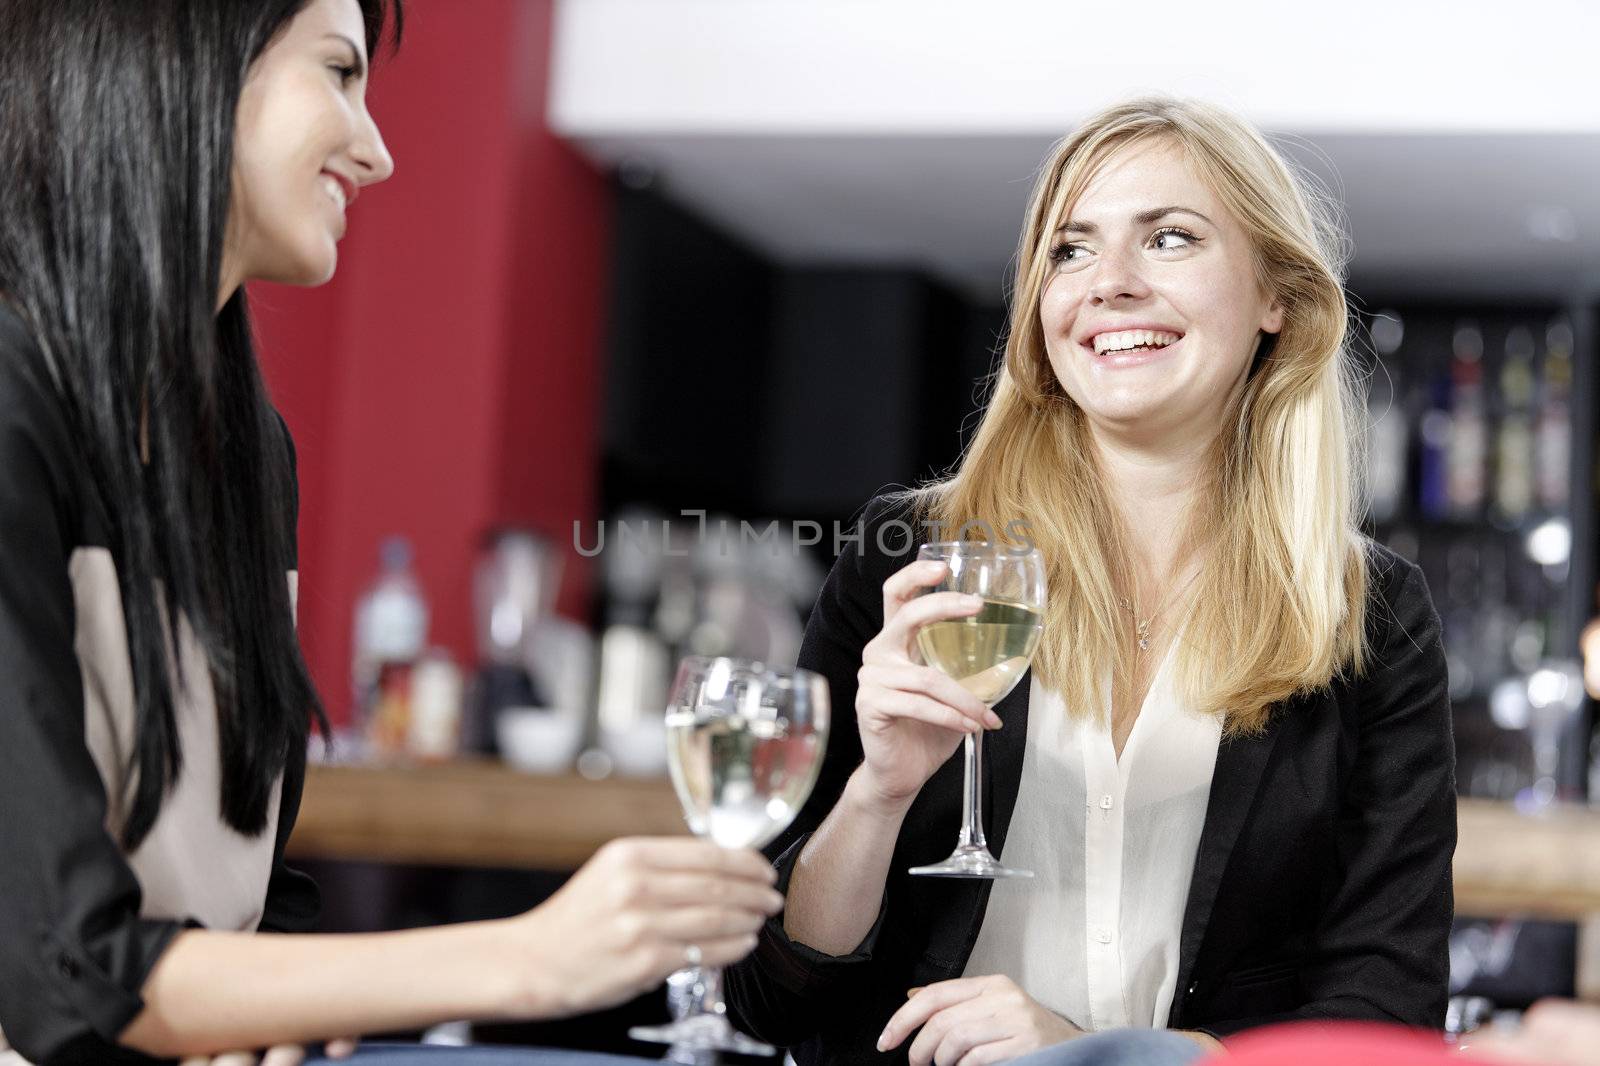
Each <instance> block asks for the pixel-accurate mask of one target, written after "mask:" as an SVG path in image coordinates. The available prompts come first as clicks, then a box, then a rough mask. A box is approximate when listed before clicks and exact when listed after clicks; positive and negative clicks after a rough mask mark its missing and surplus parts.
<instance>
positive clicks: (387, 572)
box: [351, 536, 428, 758]
mask: <svg viewBox="0 0 1600 1066" xmlns="http://www.w3.org/2000/svg"><path fill="white" fill-rule="evenodd" d="M379 560H380V569H379V573H378V577H377V578H376V579H375V580H374V581H373V582H372V584H370V585H369V586H367V590H366V592H364V593H363V594H362V596H361V598H360V600H359V601H357V604H356V617H355V655H354V661H353V663H352V670H351V673H352V680H353V681H354V684H355V705H356V715H357V722H358V725H359V728H360V730H361V734H362V736H363V738H364V740H365V746H366V751H367V753H368V754H369V755H371V756H374V757H377V758H393V757H396V756H399V755H401V754H403V753H404V752H405V751H406V747H407V740H408V736H409V734H410V731H411V674H412V670H413V668H414V667H415V665H416V663H417V660H418V659H419V658H420V657H421V655H422V650H423V648H424V647H426V645H427V640H428V604H427V600H426V599H425V598H424V597H423V595H422V586H421V585H420V584H418V582H417V579H416V576H415V575H414V574H413V573H412V570H411V544H410V542H409V541H407V540H406V539H405V538H404V537H398V536H393V537H388V538H386V539H385V540H384V541H383V544H382V546H381V547H380V548H379Z"/></svg>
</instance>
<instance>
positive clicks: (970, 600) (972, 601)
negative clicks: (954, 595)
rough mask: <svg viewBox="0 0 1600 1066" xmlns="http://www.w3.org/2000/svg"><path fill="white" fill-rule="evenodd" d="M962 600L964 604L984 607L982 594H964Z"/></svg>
mask: <svg viewBox="0 0 1600 1066" xmlns="http://www.w3.org/2000/svg"><path fill="white" fill-rule="evenodd" d="M961 602H962V604H964V605H965V606H967V607H972V608H978V607H982V606H983V597H982V596H973V595H970V594H968V595H963V596H962V597H961Z"/></svg>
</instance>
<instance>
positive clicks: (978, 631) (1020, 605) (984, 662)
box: [911, 541, 1045, 878]
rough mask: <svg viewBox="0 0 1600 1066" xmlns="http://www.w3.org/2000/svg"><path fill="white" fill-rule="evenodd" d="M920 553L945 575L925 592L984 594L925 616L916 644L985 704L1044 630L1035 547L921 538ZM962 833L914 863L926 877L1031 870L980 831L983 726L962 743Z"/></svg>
mask: <svg viewBox="0 0 1600 1066" xmlns="http://www.w3.org/2000/svg"><path fill="white" fill-rule="evenodd" d="M917 558H918V559H919V560H924V559H926V560H932V561H934V562H940V563H943V564H945V567H946V573H945V577H944V580H942V581H940V582H939V583H938V584H937V585H930V586H929V587H928V588H927V589H926V590H925V592H924V594H927V593H933V592H959V593H965V594H969V595H976V596H980V597H982V598H983V608H982V609H981V610H979V612H978V613H977V614H975V615H968V616H965V617H962V618H945V619H940V620H939V621H936V622H929V623H927V624H925V625H924V626H922V628H921V629H919V630H918V631H917V646H918V648H920V649H921V651H922V657H923V659H924V660H925V661H926V662H927V664H928V665H929V666H932V667H934V668H935V669H938V670H940V671H942V672H943V673H945V674H948V675H949V676H950V677H952V678H954V679H955V680H956V681H957V682H958V683H959V684H960V685H961V686H962V687H963V688H965V689H966V690H967V691H968V692H971V693H972V694H973V695H974V696H976V697H978V698H979V699H980V700H982V701H983V702H984V703H986V704H988V705H989V706H990V707H991V708H992V707H994V706H995V704H997V703H999V702H1000V701H1001V700H1003V699H1005V697H1006V696H1007V695H1008V694H1009V693H1010V692H1011V690H1012V689H1013V688H1015V687H1016V684H1017V682H1018V681H1020V680H1021V679H1022V675H1023V674H1025V673H1027V670H1028V665H1029V664H1030V663H1031V662H1032V661H1033V653H1034V652H1035V651H1036V650H1038V647H1039V637H1040V634H1041V633H1042V632H1043V631H1044V606H1045V568H1044V557H1043V556H1042V555H1040V554H1039V550H1038V549H1037V548H1025V547H1013V546H1009V545H1004V544H993V543H989V542H983V541H947V542H942V543H937V544H924V545H923V546H922V547H921V548H920V549H919V550H918V552H917ZM962 757H963V760H964V764H963V767H964V772H963V775H962V776H963V780H962V792H961V836H960V838H959V840H958V841H957V843H956V850H955V851H953V852H952V853H951V854H950V857H949V858H948V859H945V860H944V861H943V862H938V863H934V864H933V865H932V866H917V867H913V868H912V870H911V872H912V873H913V874H921V875H923V876H927V877H986V878H1002V877H1032V876H1033V873H1032V871H1030V870H1014V869H1011V868H1009V867H1006V866H1003V865H1001V863H1000V861H999V860H998V859H996V858H995V857H994V856H993V855H991V854H990V853H989V845H988V842H987V841H985V840H984V837H983V815H982V809H981V805H982V802H983V798H982V797H983V734H981V733H977V734H972V733H969V734H967V736H966V738H965V739H964V741H963V743H962Z"/></svg>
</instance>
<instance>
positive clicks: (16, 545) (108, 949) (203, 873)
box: [0, 302, 318, 1064]
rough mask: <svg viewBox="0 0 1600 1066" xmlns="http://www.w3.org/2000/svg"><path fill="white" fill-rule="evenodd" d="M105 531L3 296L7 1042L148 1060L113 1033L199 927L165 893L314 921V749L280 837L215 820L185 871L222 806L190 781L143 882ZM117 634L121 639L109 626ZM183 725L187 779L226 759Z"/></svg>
mask: <svg viewBox="0 0 1600 1066" xmlns="http://www.w3.org/2000/svg"><path fill="white" fill-rule="evenodd" d="M287 438H288V435H287V432H285V440H287ZM107 529H108V523H107V521H106V517H105V514H104V511H103V510H102V508H101V506H100V504H99V502H98V496H97V494H96V492H95V490H94V488H93V484H92V482H91V480H90V477H89V473H88V468H87V465H86V463H85V460H84V458H83V455H82V453H81V451H80V449H79V448H78V446H77V444H76V441H75V437H74V434H73V431H72V430H71V428H70V426H69V422H68V418H67V415H66V411H65V408H64V405H63V403H62V401H61V399H60V397H59V395H58V394H57V392H56V391H55V389H54V387H53V385H52V379H51V377H50V374H49V370H48V368H47V365H46V362H45V358H44V356H43V354H42V353H41V352H40V350H39V348H38V346H37V345H36V344H35V343H34V341H33V339H32V338H31V336H30V335H29V333H28V331H27V329H26V327H25V326H24V324H23V323H22V321H21V320H20V319H19V318H18V317H17V316H16V315H15V314H14V313H13V312H12V311H11V310H10V309H9V308H8V307H7V306H6V305H5V304H4V303H3V302H0V1032H3V1037H0V1049H4V1048H5V1046H6V1044H7V1043H8V1042H9V1044H10V1045H11V1046H12V1047H13V1048H15V1050H16V1051H18V1052H20V1053H21V1054H22V1055H23V1056H24V1057H26V1058H27V1059H29V1060H30V1061H32V1062H35V1063H39V1064H53V1063H58V1062H61V1063H66V1062H93V1063H107V1062H118V1061H125V1060H126V1061H145V1060H144V1059H143V1057H142V1056H135V1055H133V1053H131V1052H126V1051H124V1050H122V1049H120V1048H118V1047H116V1046H115V1039H116V1037H117V1035H118V1034H119V1033H120V1032H121V1031H122V1030H123V1029H124V1028H125V1027H126V1026H127V1025H128V1023H129V1022H131V1021H132V1020H133V1018H134V1017H135V1015H137V1014H138V1012H139V1011H140V1010H141V1009H142V1008H143V1002H142V1000H141V999H140V996H139V992H140V989H141V987H142V986H143V984H144V981H145V978H146V976H147V975H148V974H149V972H150V969H151V967H152V966H153V965H154V964H155V962H156V959H157V958H158V957H159V956H160V955H161V953H162V952H163V951H164V950H165V949H166V947H167V945H168V944H169V943H170V942H171V940H172V938H173V937H174V936H175V935H176V934H177V933H178V932H179V931H181V930H182V929H183V928H185V927H186V926H197V925H200V924H202V922H201V921H200V920H199V919H198V918H197V917H195V915H194V914H193V913H189V912H186V911H180V912H174V913H163V914H159V915H157V914H151V913H149V912H150V911H151V910H152V909H160V908H161V907H163V906H165V904H156V905H152V900H155V899H172V900H177V901H179V905H180V906H181V905H182V903H183V901H185V900H188V899H191V898H193V899H195V900H200V901H204V903H205V906H206V907H213V906H214V907H215V909H216V910H217V911H218V912H219V913H238V914H241V915H244V916H246V918H245V919H243V921H245V922H246V923H248V921H249V920H251V919H254V920H255V921H256V925H255V927H256V928H258V929H261V930H271V931H293V930H304V929H309V928H310V927H311V926H312V925H314V924H315V920H316V916H317V911H318V899H317V892H316V886H315V885H314V884H313V883H312V882H311V881H310V879H309V878H306V877H305V876H304V875H302V874H299V873H297V872H295V871H293V870H290V869H289V868H288V867H286V866H285V865H284V864H283V846H284V842H285V841H286V840H287V839H288V836H289V832H290V830H291V829H292V828H293V826H294V819H295V813H296V811H297V809H298V806H299V802H300V788H301V783H302V781H303V778H304V774H305V753H304V752H296V753H294V754H293V755H292V757H291V759H290V764H289V766H288V767H287V768H286V770H285V773H284V780H283V787H282V796H281V801H280V806H279V811H278V819H277V824H276V827H275V829H274V827H272V825H271V822H270V820H269V828H268V829H267V830H266V833H275V835H274V836H273V837H272V838H271V840H270V841H268V840H266V839H262V838H256V839H255V840H251V839H248V838H244V837H240V836H239V835H238V834H233V836H234V837H235V838H236V839H233V840H229V839H227V833H231V830H229V831H227V832H222V831H220V830H219V831H218V835H217V839H218V840H219V841H220V842H221V845H222V850H221V851H220V852H215V851H210V850H208V851H207V853H206V854H204V855H198V856H193V859H194V861H195V866H194V868H193V870H184V871H183V872H182V873H181V876H180V877H179V878H178V879H177V880H176V881H175V880H174V877H173V875H172V871H171V869H170V868H167V867H157V866H156V865H155V862H156V860H157V859H158V858H159V856H158V855H155V854H152V851H153V849H155V848H157V847H161V846H165V845H166V844H169V843H170V844H178V845H181V844H182V843H184V842H186V841H190V840H193V842H194V844H195V846H196V847H197V848H202V849H205V848H207V847H208V843H209V842H208V840H207V839H206V835H205V834H204V833H195V832H193V831H192V827H194V826H197V825H199V826H202V827H209V826H214V825H217V824H219V820H220V809H219V802H220V798H219V797H218V796H216V795H210V796H208V797H203V798H202V800H201V801H199V802H196V803H195V804H194V805H195V806H196V807H203V808H204V809H203V810H179V809H178V808H179V807H181V806H183V805H184V803H186V802H188V801H187V800H186V799H183V798H181V796H180V792H179V791H178V790H179V789H181V788H182V781H183V779H182V778H180V783H179V785H178V786H175V791H174V798H169V800H168V801H167V804H166V806H164V807H163V809H162V812H161V817H160V819H158V822H157V828H155V829H152V831H151V837H150V838H147V842H146V844H145V845H141V848H140V853H141V856H142V859H143V861H144V862H146V863H147V864H149V865H146V866H145V867H143V868H144V870H145V873H144V875H143V880H142V879H141V875H140V874H138V873H136V871H135V864H136V863H138V862H139V861H140V857H139V856H136V857H133V858H131V859H130V857H129V856H126V855H124V854H123V852H122V851H121V849H120V848H119V847H118V843H117V840H116V838H115V836H114V832H113V827H114V826H115V825H116V824H117V815H116V797H115V796H112V798H110V799H108V789H107V784H106V782H107V780H108V778H107V777H106V776H103V775H104V774H107V773H111V774H113V775H114V774H115V771H116V768H115V767H112V766H110V765H109V763H104V762H101V761H99V760H104V759H106V752H107V751H114V750H116V747H117V745H116V741H115V739H114V738H115V737H117V736H118V735H119V734H118V731H119V730H127V729H129V728H131V724H130V720H129V717H128V716H130V715H131V705H130V703H129V701H128V700H127V699H126V698H122V697H126V696H128V694H129V692H131V689H130V690H128V692H119V691H117V690H116V685H115V679H116V677H117V676H118V673H117V671H118V670H119V668H120V669H121V670H123V671H124V673H123V674H122V675H121V676H123V677H124V678H125V677H126V673H125V670H126V660H127V647H126V637H125V631H123V630H122V629H121V625H122V619H121V606H120V596H119V595H118V594H117V591H116V581H115V564H114V561H113V560H112V558H111V554H110V552H109V551H108V550H107V546H108V544H109V543H110V542H109V538H108V536H107ZM286 562H287V568H289V569H292V568H293V566H294V560H293V559H289V560H287V561H286ZM107 632H111V633H114V634H116V635H117V636H118V637H120V641H119V640H111V641H109V642H106V641H103V640H101V639H100V638H101V637H102V636H103V635H104V634H105V633H107ZM118 644H120V646H114V645H118ZM119 656H120V660H121V662H120V663H119V662H118V661H117V659H118V658H119ZM108 679H109V680H108ZM195 687H196V688H198V687H199V686H195ZM208 687H209V686H207V688H208ZM113 719H119V720H115V721H114V720H113ZM179 720H180V733H182V732H183V731H184V729H185V726H186V721H187V720H186V719H185V718H184V716H183V715H182V714H180V716H179ZM122 735H123V738H124V740H125V739H126V734H125V733H124V734H122ZM188 739H189V740H190V742H189V743H186V744H185V747H184V753H185V765H184V778H193V779H196V780H200V779H203V778H201V777H199V776H198V775H203V774H204V773H205V772H206V768H207V766H208V765H209V767H210V768H211V769H212V770H213V772H214V770H215V766H216V762H217V756H216V754H215V751H214V750H212V751H206V750H196V749H204V748H205V747H206V745H199V744H195V743H193V742H192V738H188ZM213 747H214V746H213ZM123 750H124V751H125V750H126V749H125V748H124V749H123ZM204 800H209V802H208V803H207V802H204ZM162 821H168V823H169V824H168V826H167V827H166V828H165V832H164V834H163V830H162V824H161V823H162ZM197 836H198V837H199V838H200V839H197V840H194V839H193V838H194V837H197ZM263 836H265V834H263ZM157 838H159V840H158V842H157V843H156V844H152V843H150V841H151V840H152V839H157ZM257 841H259V844H258V843H257ZM269 844H270V854H268V853H267V851H268V848H269ZM228 848H237V849H238V850H239V851H240V852H241V853H244V852H251V851H252V849H254V850H255V851H259V852H260V858H259V873H260V875H259V877H257V876H256V874H255V870H256V867H252V868H251V870H250V871H249V872H246V873H243V874H241V872H240V871H239V870H237V869H233V870H225V869H220V868H218V866H220V865H225V864H226V863H227V862H228V861H229V859H228V858H227V856H230V855H231V854H233V853H232V852H230V851H228V850H227V849H228ZM219 856H221V857H219ZM208 862H211V863H215V864H217V865H213V866H211V867H209V868H208V867H207V863H208ZM156 880H159V881H161V884H160V885H159V887H157V886H153V885H151V884H146V883H144V882H145V881H156ZM230 893H231V894H232V897H233V898H228V894H230ZM230 908H231V910H230ZM141 912H145V913H144V914H143V916H142V915H141ZM3 1057H4V1052H3V1050H0V1058H3Z"/></svg>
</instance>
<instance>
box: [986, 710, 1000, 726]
mask: <svg viewBox="0 0 1600 1066" xmlns="http://www.w3.org/2000/svg"><path fill="white" fill-rule="evenodd" d="M983 720H984V721H985V722H987V723H989V728H990V729H999V728H1000V716H999V715H998V714H995V713H994V712H993V711H990V712H989V713H988V714H986V715H984V716H983Z"/></svg>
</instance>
